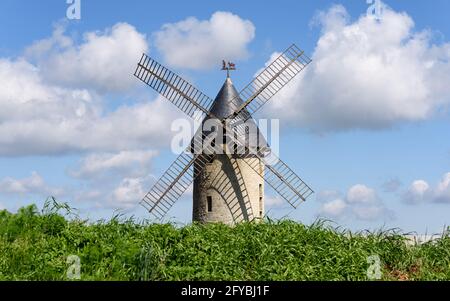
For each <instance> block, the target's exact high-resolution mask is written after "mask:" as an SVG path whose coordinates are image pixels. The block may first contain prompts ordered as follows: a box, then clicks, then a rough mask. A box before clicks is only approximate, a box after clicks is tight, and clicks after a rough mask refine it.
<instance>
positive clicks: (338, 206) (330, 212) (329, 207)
mask: <svg viewBox="0 0 450 301" xmlns="http://www.w3.org/2000/svg"><path fill="white" fill-rule="evenodd" d="M346 208H347V203H346V202H345V201H344V200H342V199H335V200H332V201H330V202H327V203H325V204H324V205H323V206H322V209H321V211H322V213H323V214H325V215H327V216H331V217H339V216H340V215H342V214H343V213H344V210H345V209H346Z"/></svg>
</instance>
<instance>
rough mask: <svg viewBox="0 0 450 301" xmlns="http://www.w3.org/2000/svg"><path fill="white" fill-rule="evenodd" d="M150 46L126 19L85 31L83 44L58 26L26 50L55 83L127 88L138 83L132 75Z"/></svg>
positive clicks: (103, 89) (109, 89)
mask: <svg viewBox="0 0 450 301" xmlns="http://www.w3.org/2000/svg"><path fill="white" fill-rule="evenodd" d="M148 48H149V46H148V43H147V41H146V37H145V35H143V34H141V33H139V32H138V31H137V30H136V29H135V28H134V27H133V26H131V25H129V24H127V23H117V24H116V25H114V26H113V27H112V28H108V29H106V30H105V31H103V32H88V33H86V34H85V35H84V39H83V43H82V44H80V45H76V44H75V42H74V41H73V40H72V39H71V38H70V37H67V36H65V35H64V30H63V29H62V28H61V27H57V28H56V29H55V31H54V32H53V36H52V37H51V38H48V39H44V40H40V41H37V42H35V43H34V44H33V45H32V46H31V47H29V48H28V49H27V50H26V52H25V53H26V55H27V56H28V57H30V58H32V59H35V60H36V61H37V62H38V63H37V65H38V67H39V68H40V70H41V72H42V74H43V75H44V78H45V79H47V80H49V81H51V82H53V83H57V84H60V85H64V86H70V87H75V88H79V87H83V88H86V87H89V88H94V89H96V90H98V91H101V92H124V91H127V90H128V89H130V88H131V87H133V86H134V85H136V80H135V79H134V77H133V76H132V75H133V72H134V70H135V66H136V63H137V61H138V60H139V58H140V57H141V55H142V53H143V52H146V51H147V50H148Z"/></svg>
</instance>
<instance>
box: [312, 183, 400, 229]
mask: <svg viewBox="0 0 450 301" xmlns="http://www.w3.org/2000/svg"><path fill="white" fill-rule="evenodd" d="M317 199H318V200H319V201H320V202H323V205H322V206H321V209H320V215H324V216H327V217H330V218H336V219H340V218H350V219H352V218H356V219H359V220H369V221H371V220H377V219H382V218H384V219H390V218H392V212H391V211H390V210H388V209H387V208H386V207H385V206H384V204H383V201H382V200H381V199H380V198H379V197H378V194H377V193H376V191H375V190H374V189H372V188H369V187H367V186H365V185H361V184H358V185H354V186H352V187H351V188H350V189H349V190H348V191H347V194H346V196H345V197H342V196H341V195H340V193H339V192H337V191H324V192H321V193H319V194H318V196H317Z"/></svg>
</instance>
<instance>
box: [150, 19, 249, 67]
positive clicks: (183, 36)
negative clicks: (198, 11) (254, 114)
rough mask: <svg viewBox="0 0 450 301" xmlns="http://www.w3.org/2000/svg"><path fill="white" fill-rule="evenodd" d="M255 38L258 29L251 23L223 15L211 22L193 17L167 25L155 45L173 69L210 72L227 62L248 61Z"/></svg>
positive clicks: (158, 33)
mask: <svg viewBox="0 0 450 301" xmlns="http://www.w3.org/2000/svg"><path fill="white" fill-rule="evenodd" d="M254 37H255V26H254V25H253V24H252V23H251V22H250V21H248V20H243V19H241V18H240V17H239V16H237V15H234V14H232V13H229V12H221V11H219V12H216V13H214V14H213V15H212V16H211V18H210V19H209V20H202V21H201V20H198V19H197V18H194V17H190V18H187V19H185V20H183V21H180V22H177V23H169V24H165V25H164V26H163V27H162V28H161V30H160V31H158V32H156V33H155V45H156V47H157V48H158V50H159V51H160V52H161V53H162V54H163V56H164V58H165V60H166V62H167V63H168V64H170V65H172V66H175V67H182V68H191V69H207V68H210V67H213V66H218V65H219V64H220V63H221V61H222V60H223V59H225V60H240V59H245V58H247V57H248V55H249V54H248V50H247V45H248V44H249V43H250V42H251V41H252V40H253V38H254Z"/></svg>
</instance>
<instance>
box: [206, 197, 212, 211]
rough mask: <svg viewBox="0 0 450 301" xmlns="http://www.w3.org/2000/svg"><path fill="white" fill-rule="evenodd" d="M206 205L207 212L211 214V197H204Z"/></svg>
mask: <svg viewBox="0 0 450 301" xmlns="http://www.w3.org/2000/svg"><path fill="white" fill-rule="evenodd" d="M206 200H207V203H208V212H212V197H210V196H208V197H206Z"/></svg>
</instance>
